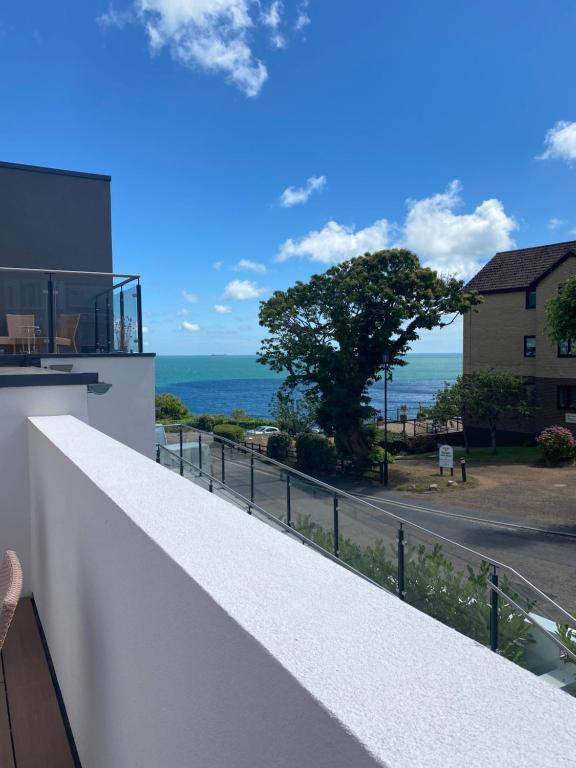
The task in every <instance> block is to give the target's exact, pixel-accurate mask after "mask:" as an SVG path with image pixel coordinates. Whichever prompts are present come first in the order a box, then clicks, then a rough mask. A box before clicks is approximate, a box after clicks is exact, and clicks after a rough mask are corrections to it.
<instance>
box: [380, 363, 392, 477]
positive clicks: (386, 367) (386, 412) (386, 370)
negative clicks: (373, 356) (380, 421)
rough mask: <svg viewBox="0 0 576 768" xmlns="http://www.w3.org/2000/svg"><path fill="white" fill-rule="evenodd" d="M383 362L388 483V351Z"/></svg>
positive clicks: (385, 454) (385, 475)
mask: <svg viewBox="0 0 576 768" xmlns="http://www.w3.org/2000/svg"><path fill="white" fill-rule="evenodd" d="M382 362H383V363H384V485H386V486H387V485H388V366H389V364H390V356H389V354H388V352H384V354H383V355H382Z"/></svg>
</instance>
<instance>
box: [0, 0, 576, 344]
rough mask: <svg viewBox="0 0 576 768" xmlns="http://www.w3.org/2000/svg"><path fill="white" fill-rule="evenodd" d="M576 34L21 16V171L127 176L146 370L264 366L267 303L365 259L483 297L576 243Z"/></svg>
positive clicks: (11, 119)
mask: <svg viewBox="0 0 576 768" xmlns="http://www.w3.org/2000/svg"><path fill="white" fill-rule="evenodd" d="M575 30H576V6H574V4H573V3H572V2H567V1H564V0H558V2H556V3H554V5H553V6H551V5H550V3H544V2H540V1H534V0H532V1H530V0H524V2H519V0H509V1H508V2H506V3H502V2H491V1H490V2H484V3H482V4H480V3H462V2H461V1H458V2H457V1H456V0H444V2H442V3H434V4H432V3H428V2H424V0H418V1H417V0H405V1H404V2H402V3H392V2H388V1H386V0H366V1H365V2H363V3H357V4H350V3H344V2H342V0H333V1H332V2H327V0H324V2H321V1H320V0H309V2H306V1H305V0H283V2H278V1H277V0H276V2H274V0H261V2H256V0H137V1H136V2H134V1H133V0H117V2H116V1H115V2H114V3H113V4H112V5H110V4H109V3H108V2H107V1H106V2H88V1H87V0H83V2H77V0H67V2H58V1H56V2H52V3H46V2H39V1H36V2H34V1H32V2H27V3H12V4H5V5H4V8H3V11H2V14H1V17H0V72H2V75H1V76H0V88H1V99H2V104H3V118H2V121H0V145H1V147H2V151H1V152H0V158H1V159H3V160H7V161H12V162H22V163H32V164H38V165H48V166H55V167H63V168H70V169H75V170H86V171H94V172H100V173H110V174H111V175H112V177H113V182H112V200H113V203H112V205H113V237H114V261H115V268H116V270H117V271H122V272H124V271H128V272H138V273H141V274H142V276H143V291H144V301H145V324H146V327H147V329H148V331H147V334H146V339H147V348H148V349H150V350H154V351H157V352H160V353H172V354H209V353H213V352H220V353H223V352H226V353H246V354H249V353H253V352H255V351H256V349H257V348H258V341H259V339H260V338H261V335H262V330H261V329H260V328H259V327H258V325H257V320H256V318H257V310H258V300H259V298H260V297H265V296H266V295H268V294H269V292H270V291H271V290H273V289H276V288H284V287H287V286H288V285H290V284H291V283H293V282H294V281H295V280H296V279H306V278H307V277H308V276H309V275H310V274H312V273H313V272H316V271H321V270H323V269H326V268H327V267H328V266H329V265H330V264H332V263H335V262H337V261H339V260H341V259H343V258H346V257H349V256H352V255H354V254H355V253H359V252H362V251H364V250H367V249H370V250H372V249H375V248H379V247H387V246H393V245H399V244H403V245H407V246H408V247H411V248H413V249H414V250H415V251H416V252H417V253H418V254H419V256H420V257H421V258H422V260H423V261H424V263H426V264H431V265H433V266H435V267H437V268H439V269H441V270H442V271H445V272H457V273H458V274H460V275H461V276H463V277H467V276H470V275H471V274H472V273H473V272H474V271H475V270H476V269H477V268H478V266H479V265H481V264H482V263H484V262H485V261H486V260H487V259H488V258H489V257H490V256H491V255H492V254H493V253H494V252H495V251H496V250H498V249H500V250H502V249H506V248H510V247H514V246H515V245H517V246H527V245H535V244H541V243H545V242H552V241H561V240H569V239H572V238H573V237H576V235H575V234H574V232H576V210H575V208H574V181H575V174H576V167H574V165H573V163H574V161H576V122H573V121H576V104H575V103H574V101H575V97H574V86H573V83H574V78H573V62H572V58H573V57H572V48H573V39H574V32H575ZM217 308H218V309H217ZM460 346H461V330H460V326H459V325H455V326H453V327H451V328H449V329H445V330H443V331H442V332H434V333H432V334H429V335H427V336H426V337H424V338H423V339H422V340H421V341H420V342H419V343H418V344H417V345H415V351H421V352H432V351H459V350H460Z"/></svg>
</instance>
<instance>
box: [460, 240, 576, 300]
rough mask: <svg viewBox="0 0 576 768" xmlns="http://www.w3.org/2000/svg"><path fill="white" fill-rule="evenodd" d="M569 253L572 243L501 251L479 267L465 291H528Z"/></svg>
mask: <svg viewBox="0 0 576 768" xmlns="http://www.w3.org/2000/svg"><path fill="white" fill-rule="evenodd" d="M571 251H572V252H574V254H576V240H570V241H568V242H567V243H553V244H551V245H540V246H538V247H537V248H521V249H520V250H517V251H502V252H501V253H497V254H496V256H494V258H492V259H490V261H489V262H488V264H486V265H485V266H483V267H482V269H481V270H480V272H478V274H477V275H475V276H474V277H473V278H472V280H470V282H469V283H468V285H467V286H466V289H467V290H470V291H479V292H480V293H482V292H484V291H502V290H509V291H510V290H515V289H518V290H522V289H523V288H528V286H530V285H531V284H532V283H534V282H536V281H537V280H538V279H539V278H541V277H542V276H543V275H544V274H545V273H546V272H547V271H548V270H549V269H550V268H551V267H553V266H554V264H556V262H557V261H559V260H560V259H562V257H564V256H565V255H566V254H567V253H570V252H571Z"/></svg>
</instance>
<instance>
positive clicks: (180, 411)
mask: <svg viewBox="0 0 576 768" xmlns="http://www.w3.org/2000/svg"><path fill="white" fill-rule="evenodd" d="M189 415H190V413H189V411H188V408H186V406H185V405H184V403H183V402H182V400H179V399H178V398H177V397H176V396H175V395H171V394H169V393H168V392H165V393H164V394H161V395H156V421H181V420H182V419H185V418H186V417H187V416H189Z"/></svg>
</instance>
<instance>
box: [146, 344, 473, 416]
mask: <svg viewBox="0 0 576 768" xmlns="http://www.w3.org/2000/svg"><path fill="white" fill-rule="evenodd" d="M404 359H405V360H406V365H404V366H397V367H395V368H394V370H393V372H392V381H391V382H390V384H389V387H388V409H389V413H390V414H391V415H394V413H395V412H396V411H397V409H398V408H399V407H400V405H402V404H406V405H407V406H408V409H409V415H410V416H413V415H415V414H416V412H417V410H418V408H419V407H420V406H421V405H429V404H430V403H431V402H432V401H433V399H434V395H435V393H436V392H437V391H438V390H439V389H441V388H442V387H443V386H444V385H445V384H446V383H451V382H453V381H454V380H455V379H456V377H457V376H458V375H459V374H460V373H461V372H462V353H460V352H412V353H409V354H407V355H406V356H405V358H404ZM284 378H285V374H283V373H278V372H276V371H273V370H271V369H270V368H268V366H265V365H262V364H260V363H258V362H257V356H256V355H255V354H254V355H233V354H226V353H216V354H210V355H157V356H156V391H157V392H158V393H164V392H168V393H170V394H173V395H175V396H176V397H178V398H180V399H181V400H182V402H183V403H184V404H185V405H186V407H187V408H188V409H189V410H190V411H191V412H192V413H195V414H199V413H224V414H230V413H231V411H232V410H234V409H237V408H242V409H243V410H245V411H246V412H247V413H249V414H250V415H252V416H258V417H261V418H267V417H269V416H270V407H269V406H270V402H271V400H272V399H273V397H274V395H275V393H276V392H277V391H278V389H279V387H280V386H281V382H282V381H283V380H284ZM370 397H371V402H372V405H373V407H374V408H377V409H378V410H382V408H383V401H384V395H383V386H382V383H381V382H378V383H376V384H375V385H374V386H373V387H371V388H370Z"/></svg>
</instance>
